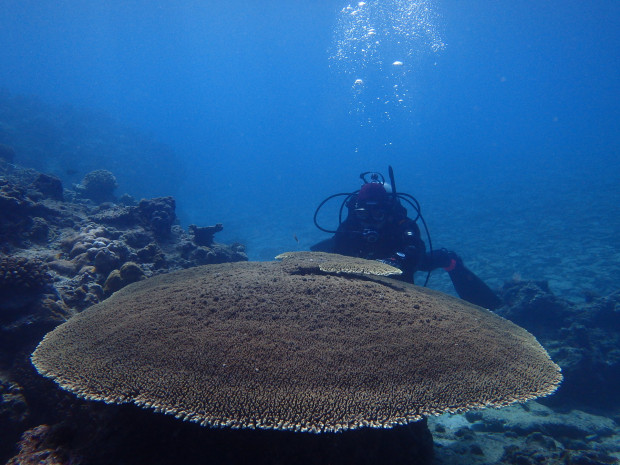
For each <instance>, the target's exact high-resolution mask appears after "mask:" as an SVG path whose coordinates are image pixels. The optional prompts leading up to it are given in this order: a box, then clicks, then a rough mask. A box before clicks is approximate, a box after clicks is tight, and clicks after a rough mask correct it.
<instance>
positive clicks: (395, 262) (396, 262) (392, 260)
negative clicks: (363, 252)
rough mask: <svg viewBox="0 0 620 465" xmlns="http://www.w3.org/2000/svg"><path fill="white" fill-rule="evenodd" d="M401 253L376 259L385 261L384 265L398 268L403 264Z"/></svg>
mask: <svg viewBox="0 0 620 465" xmlns="http://www.w3.org/2000/svg"><path fill="white" fill-rule="evenodd" d="M401 255H402V254H399V253H397V254H395V255H394V256H392V257H389V258H381V259H377V261H378V262H381V263H385V264H386V265H390V266H393V267H394V268H398V269H399V270H400V269H401V268H402V266H403V258H404V257H402V256H401Z"/></svg>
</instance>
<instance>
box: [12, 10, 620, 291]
mask: <svg viewBox="0 0 620 465" xmlns="http://www.w3.org/2000/svg"><path fill="white" fill-rule="evenodd" d="M0 18H1V20H2V21H1V22H2V27H1V28H0V60H1V62H2V66H0V88H2V89H3V91H2V92H3V94H2V95H3V102H5V104H4V106H3V107H1V108H2V110H3V115H4V116H3V119H2V126H0V142H4V143H8V144H11V145H14V146H15V147H16V148H17V152H18V156H17V160H16V162H18V163H21V164H24V165H26V166H33V167H35V168H37V169H41V170H43V171H48V172H52V173H54V174H56V175H58V176H60V177H61V178H62V179H63V181H64V182H65V185H70V184H71V183H76V182H79V180H80V179H81V177H82V176H83V175H84V174H85V173H86V172H88V171H90V170H92V169H96V168H106V169H109V170H111V171H112V172H114V173H115V175H116V176H117V178H118V180H119V184H120V186H119V189H118V191H119V194H120V193H122V192H129V193H131V194H133V195H134V196H136V197H138V198H139V197H149V196H163V195H174V196H175V198H176V199H177V205H178V207H177V213H178V215H179V217H180V219H181V222H182V224H183V225H184V226H187V225H188V224H191V223H195V224H198V225H208V224H213V223H216V222H221V223H223V224H224V228H225V229H224V231H223V232H221V233H219V234H218V236H217V239H218V240H219V241H222V242H231V241H239V242H242V243H244V244H247V247H248V253H249V256H250V258H251V259H253V260H269V259H272V257H273V256H274V255H276V254H277V253H280V252H282V251H285V250H291V249H306V248H307V247H309V246H310V245H311V244H312V243H314V242H316V241H318V240H321V239H323V238H324V237H326V235H325V234H323V233H321V232H320V231H318V230H317V229H316V228H314V226H313V224H312V215H313V213H314V209H315V207H316V206H317V205H318V203H319V202H320V201H321V200H322V199H323V198H324V197H326V196H328V195H330V194H332V193H336V192H350V191H353V190H355V189H358V188H359V185H360V183H359V179H358V175H359V173H360V172H362V171H369V170H372V171H381V172H383V173H384V174H385V175H387V166H388V165H392V166H393V167H394V169H395V174H396V181H397V187H398V189H399V190H400V191H404V192H408V193H410V194H413V195H414V196H415V197H417V199H418V200H419V201H420V203H421V205H422V210H423V213H424V215H425V218H426V220H427V222H428V225H429V228H430V231H431V234H432V238H433V243H434V245H435V246H436V247H447V248H450V249H453V250H455V251H457V252H458V253H459V254H460V255H461V256H462V257H463V258H464V259H465V262H466V264H468V266H470V267H471V268H472V269H474V270H475V271H476V272H477V273H479V274H480V275H481V276H482V277H483V278H484V279H485V280H486V281H488V282H489V283H490V284H491V285H492V286H500V285H501V284H502V283H503V282H504V281H506V280H510V279H519V277H521V278H523V279H545V280H549V281H550V284H551V288H552V290H554V291H555V292H556V293H558V294H559V295H561V296H562V297H568V298H571V299H577V300H578V299H580V298H582V293H583V291H586V290H587V291H594V292H596V293H599V294H605V293H609V292H612V291H615V290H617V278H616V277H617V276H618V272H619V271H620V234H619V232H620V207H619V206H618V205H619V200H620V183H619V182H618V173H620V169H619V168H620V166H619V165H620V156H619V152H620V130H619V128H618V121H619V120H620V105H619V103H620V102H619V90H620V89H619V80H618V76H619V75H620V73H619V66H620V56H619V55H620V52H619V50H620V32H619V31H620V3H618V2H613V1H593V2H576V1H560V0H550V1H544V2H541V1H530V0H525V1H520V2H496V1H491V0H475V1H470V2H459V1H456V0H443V1H405V0H386V1H382V2H379V1H378V0H375V1H371V0H369V1H367V2H365V4H358V3H350V4H349V3H347V2H346V1H340V0H329V1H327V0H319V1H312V2H290V1H289V2H285V1H282V0H267V1H262V2H248V1H239V0H232V1H227V2H215V1H175V2H172V1H163V0H155V1H148V2H147V1H142V0H131V1H116V0H115V1H110V0H107V1H106V0H103V1H97V2H95V1H77V0H63V1H57V0H55V1H51V0H36V1H33V0H19V1H17V0H4V1H3V6H2V11H1V12H0ZM395 62H396V63H397V64H393V63H395ZM399 62H400V63H402V64H399ZM20 95H26V96H34V97H36V98H37V99H39V100H40V102H41V104H40V105H33V104H32V101H31V100H28V99H25V100H24V101H23V105H22V106H23V114H21V115H20V114H16V113H19V112H16V111H15V108H21V107H20V104H19V98H18V97H16V96H20ZM28 98H30V97H28ZM399 100H400V101H399ZM6 101H10V102H11V104H10V105H8V106H7V105H6ZM16 102H17V103H16ZM9 106H10V107H11V109H10V110H9V109H8V107H9ZM33 114H35V115H37V114H38V115H39V118H38V119H37V117H34V118H33V116H32V115H33ZM25 120H28V124H25V125H21V126H20V124H21V123H20V121H21V122H22V123H23V121H25ZM24 127H25V129H24ZM127 127H129V128H133V129H132V131H133V132H129V133H127V132H123V131H126V130H125V129H123V130H122V131H121V132H123V136H122V137H121V136H119V130H118V128H127ZM59 131H60V133H61V134H62V135H61V136H59ZM24 134H26V135H27V137H24ZM128 134H129V135H128ZM128 140H130V142H131V143H128ZM35 149H36V150H35ZM337 207H338V205H336V204H329V205H328V206H327V207H326V209H325V210H323V211H322V212H321V213H322V214H321V216H320V219H321V221H322V222H324V224H325V225H326V226H332V227H335V226H336V218H337V213H336V212H337ZM294 237H297V238H298V239H299V243H297V241H296V240H295V238H294ZM431 285H432V286H433V287H436V288H439V289H443V290H450V287H449V285H447V283H446V279H445V276H443V273H441V272H438V273H435V275H434V276H433V278H432V280H431Z"/></svg>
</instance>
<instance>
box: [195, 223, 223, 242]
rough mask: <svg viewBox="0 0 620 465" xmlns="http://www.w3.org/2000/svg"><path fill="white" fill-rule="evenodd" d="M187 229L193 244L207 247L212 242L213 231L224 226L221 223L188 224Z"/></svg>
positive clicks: (218, 230)
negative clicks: (209, 224) (210, 224)
mask: <svg viewBox="0 0 620 465" xmlns="http://www.w3.org/2000/svg"><path fill="white" fill-rule="evenodd" d="M187 229H188V231H189V233H190V234H191V235H192V240H193V241H194V244H196V245H202V246H207V247H208V246H210V245H212V244H213V236H214V235H215V233H217V232H220V231H221V230H222V229H224V226H223V225H222V224H221V223H218V224H216V225H214V226H204V227H199V226H196V225H195V224H190V225H189V227H188V228H187Z"/></svg>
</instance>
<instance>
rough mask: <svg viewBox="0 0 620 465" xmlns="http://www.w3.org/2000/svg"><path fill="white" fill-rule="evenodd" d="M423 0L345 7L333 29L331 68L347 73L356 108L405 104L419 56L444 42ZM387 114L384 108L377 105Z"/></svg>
mask: <svg viewBox="0 0 620 465" xmlns="http://www.w3.org/2000/svg"><path fill="white" fill-rule="evenodd" d="M438 22H439V17H438V14H437V13H436V12H435V10H434V8H433V7H432V4H431V2H430V1H428V0H383V1H379V0H374V1H368V2H358V3H354V4H350V5H348V6H346V7H344V8H343V9H342V10H341V12H340V15H339V18H338V23H337V25H336V28H335V32H334V45H333V52H332V55H331V57H330V60H331V62H332V66H333V67H334V68H336V69H337V70H338V71H340V72H342V73H344V74H346V75H347V76H351V79H352V80H351V82H352V91H353V92H352V94H353V100H354V103H355V110H354V111H355V112H358V113H363V112H364V111H365V109H366V108H367V107H368V106H371V105H373V106H374V105H375V104H379V105H380V106H387V107H388V108H389V107H390V106H394V105H398V106H406V105H407V100H408V99H409V88H410V85H411V73H412V71H413V70H414V67H415V65H416V61H417V60H418V57H420V56H421V55H422V54H425V53H436V52H438V51H440V50H442V49H443V48H445V44H444V42H443V40H442V38H441V35H440V33H439V30H438V26H437V24H438ZM381 112H383V113H384V114H385V115H386V116H387V117H388V118H389V110H388V109H387V108H382V109H381Z"/></svg>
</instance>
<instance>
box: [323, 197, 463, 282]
mask: <svg viewBox="0 0 620 465" xmlns="http://www.w3.org/2000/svg"><path fill="white" fill-rule="evenodd" d="M373 226H374V225H373V224H372V223H364V222H363V221H361V220H359V219H358V218H357V217H356V216H355V213H354V212H349V215H348V217H347V219H346V220H345V221H343V222H342V223H341V224H340V226H339V227H338V230H337V231H336V234H335V235H334V237H333V239H332V241H331V243H332V244H331V245H332V249H331V251H332V252H334V253H339V254H342V255H349V256H353V257H360V258H366V259H371V260H386V261H388V262H394V265H395V266H398V267H399V268H400V269H401V270H402V272H403V274H402V275H401V279H403V280H405V281H409V282H413V280H414V278H413V275H414V273H415V272H416V271H431V270H434V269H437V268H445V267H448V266H450V264H451V261H452V259H457V258H458V257H457V255H456V254H455V253H454V252H449V251H447V250H446V249H440V250H434V251H433V252H432V253H430V252H427V251H426V245H425V244H424V241H423V240H422V238H421V235H420V228H419V227H418V225H417V223H416V222H415V221H413V220H412V219H411V218H409V217H407V214H406V210H405V209H404V208H403V207H402V206H401V205H396V206H395V207H394V208H393V209H392V211H391V212H389V213H388V214H387V215H386V218H385V221H384V222H383V223H382V224H381V225H380V227H378V228H377V227H373Z"/></svg>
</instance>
